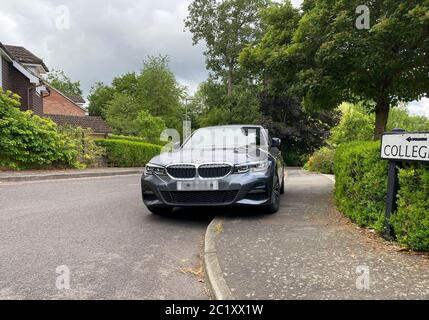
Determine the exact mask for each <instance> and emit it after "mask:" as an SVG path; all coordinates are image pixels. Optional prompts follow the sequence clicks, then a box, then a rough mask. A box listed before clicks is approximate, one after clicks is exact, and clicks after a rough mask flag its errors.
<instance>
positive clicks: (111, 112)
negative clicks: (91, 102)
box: [106, 92, 142, 135]
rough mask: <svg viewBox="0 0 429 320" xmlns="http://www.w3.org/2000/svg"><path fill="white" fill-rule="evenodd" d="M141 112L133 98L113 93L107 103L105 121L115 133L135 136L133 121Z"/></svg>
mask: <svg viewBox="0 0 429 320" xmlns="http://www.w3.org/2000/svg"><path fill="white" fill-rule="evenodd" d="M141 110H142V109H141V106H140V105H139V104H138V102H137V101H136V100H135V99H134V98H133V97H130V96H129V95H126V94H124V93H119V92H115V93H114V95H113V99H112V100H111V101H109V102H108V103H107V109H106V121H107V123H108V124H109V126H111V127H112V129H113V130H114V131H115V133H118V134H124V135H136V134H137V130H136V128H135V123H134V121H135V119H136V118H137V114H138V112H139V111H141Z"/></svg>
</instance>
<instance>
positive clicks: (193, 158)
mask: <svg viewBox="0 0 429 320" xmlns="http://www.w3.org/2000/svg"><path fill="white" fill-rule="evenodd" d="M280 146H281V141H280V139H277V138H271V137H270V135H269V133H268V131H267V130H265V129H264V128H263V127H261V126H252V125H234V126H220V127H209V128H202V129H199V130H197V131H195V132H194V133H193V134H192V135H191V137H190V138H188V139H187V140H186V141H185V143H184V144H183V145H182V146H180V147H179V148H178V149H177V150H174V151H171V152H165V153H162V154H161V155H159V156H157V157H155V158H153V159H152V160H151V161H150V162H149V163H148V164H147V166H146V168H145V172H144V174H143V177H142V180H141V189H142V195H143V202H144V204H145V205H146V206H147V208H148V209H149V210H150V211H151V212H152V213H154V214H159V213H167V212H169V211H171V210H172V209H173V208H174V207H195V206H197V207H204V206H210V207H213V206H217V207H225V206H249V207H260V208H263V209H264V210H265V211H266V212H268V213H275V212H277V211H278V209H279V203H280V194H282V193H284V161H283V158H282V155H281V152H280Z"/></svg>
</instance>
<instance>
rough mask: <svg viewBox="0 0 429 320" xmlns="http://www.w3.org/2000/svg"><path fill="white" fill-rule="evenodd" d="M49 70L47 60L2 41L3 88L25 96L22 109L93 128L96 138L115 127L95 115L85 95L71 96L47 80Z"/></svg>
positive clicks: (0, 81)
mask: <svg viewBox="0 0 429 320" xmlns="http://www.w3.org/2000/svg"><path fill="white" fill-rule="evenodd" d="M47 72H49V69H48V68H47V67H46V65H45V64H44V62H43V60H42V59H40V58H38V57H37V56H35V55H34V54H32V53H31V52H30V51H28V50H27V49H25V48H23V47H18V46H10V45H4V44H2V43H1V42H0V87H1V88H3V90H10V91H12V92H13V93H16V94H18V95H19V96H20V97H21V110H22V111H27V110H31V111H33V112H34V114H36V115H39V116H42V117H47V118H50V119H52V120H53V121H54V122H56V123H57V124H58V125H71V126H76V127H82V128H88V129H91V130H92V132H93V135H94V136H96V137H103V136H106V135H107V134H108V133H111V131H112V130H111V129H110V128H109V126H108V125H107V123H106V122H105V121H104V120H103V119H102V118H101V117H91V116H88V115H87V114H86V110H85V109H84V104H85V100H84V99H83V98H82V97H78V96H71V97H68V96H66V95H65V94H63V93H62V92H61V91H59V90H57V89H55V88H53V87H52V86H51V85H50V84H49V83H48V82H47V81H45V80H44V79H43V77H42V76H43V75H44V74H46V73H47Z"/></svg>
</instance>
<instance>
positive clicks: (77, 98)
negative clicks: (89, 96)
mask: <svg viewBox="0 0 429 320" xmlns="http://www.w3.org/2000/svg"><path fill="white" fill-rule="evenodd" d="M67 98H69V99H70V100H71V101H73V102H74V103H85V102H86V101H85V99H84V98H82V97H81V96H67Z"/></svg>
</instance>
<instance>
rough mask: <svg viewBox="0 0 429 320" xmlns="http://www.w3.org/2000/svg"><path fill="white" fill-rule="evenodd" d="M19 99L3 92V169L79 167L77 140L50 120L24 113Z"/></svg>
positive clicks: (0, 137)
mask: <svg viewBox="0 0 429 320" xmlns="http://www.w3.org/2000/svg"><path fill="white" fill-rule="evenodd" d="M19 105H20V103H19V97H18V96H17V95H12V94H11V93H10V92H6V93H4V92H3V91H2V90H1V89H0V167H3V168H8V169H17V170H19V169H29V168H44V167H48V166H67V167H78V166H79V162H78V160H77V157H78V151H77V150H76V145H75V144H74V142H73V140H71V139H69V137H68V136H67V135H65V134H63V133H61V132H60V131H59V130H58V127H57V125H56V124H55V123H54V122H53V121H51V120H48V119H44V118H40V117H38V116H35V115H33V114H32V113H31V112H30V111H27V112H21V111H20V110H19V109H18V107H19Z"/></svg>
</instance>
